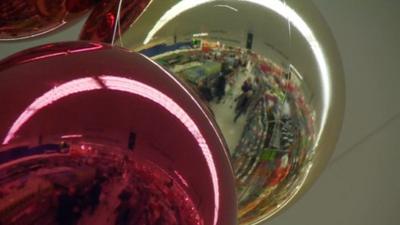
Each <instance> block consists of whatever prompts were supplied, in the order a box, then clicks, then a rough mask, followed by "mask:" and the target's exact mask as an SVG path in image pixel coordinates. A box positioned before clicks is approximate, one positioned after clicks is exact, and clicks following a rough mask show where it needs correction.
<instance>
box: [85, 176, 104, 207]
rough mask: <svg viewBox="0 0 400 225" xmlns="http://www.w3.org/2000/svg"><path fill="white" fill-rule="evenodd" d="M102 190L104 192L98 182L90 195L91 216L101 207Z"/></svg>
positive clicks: (93, 186) (97, 181)
mask: <svg viewBox="0 0 400 225" xmlns="http://www.w3.org/2000/svg"><path fill="white" fill-rule="evenodd" d="M101 190H102V186H101V183H100V181H99V180H96V181H95V182H94V184H93V185H92V187H91V188H90V190H89V193H88V197H89V199H88V200H89V202H88V203H89V210H90V214H93V213H94V210H95V209H96V208H97V206H98V205H99V202H100V194H101Z"/></svg>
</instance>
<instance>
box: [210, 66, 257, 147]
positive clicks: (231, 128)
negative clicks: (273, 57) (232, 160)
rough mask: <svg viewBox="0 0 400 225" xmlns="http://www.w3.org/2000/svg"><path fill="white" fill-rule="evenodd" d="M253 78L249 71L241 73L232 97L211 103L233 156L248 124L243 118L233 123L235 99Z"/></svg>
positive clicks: (226, 96)
mask: <svg viewBox="0 0 400 225" xmlns="http://www.w3.org/2000/svg"><path fill="white" fill-rule="evenodd" d="M249 76H251V75H250V74H249V73H248V72H247V71H241V72H239V74H238V75H237V77H236V79H237V80H236V82H235V83H234V86H233V87H232V88H233V89H232V94H233V95H232V96H229V95H225V96H224V98H223V99H222V100H221V102H220V103H218V104H217V103H216V102H215V101H213V102H211V103H210V108H211V109H212V111H213V112H214V114H215V119H216V121H217V123H218V125H219V127H220V129H221V132H222V134H223V135H224V137H225V140H226V143H227V145H228V148H229V151H230V153H231V154H232V153H233V151H234V149H235V147H236V146H237V145H238V143H239V141H240V138H241V135H242V132H243V128H244V126H245V124H246V117H245V116H241V117H239V119H238V120H237V121H236V123H234V122H233V119H234V117H235V105H236V102H235V100H234V99H235V98H236V97H237V96H238V95H240V94H241V93H242V91H241V85H242V84H243V82H244V81H245V80H246V79H247V78H248V77H249Z"/></svg>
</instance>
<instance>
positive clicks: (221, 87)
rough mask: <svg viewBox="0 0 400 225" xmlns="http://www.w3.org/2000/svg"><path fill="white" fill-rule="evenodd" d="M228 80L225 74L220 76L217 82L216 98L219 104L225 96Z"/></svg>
mask: <svg viewBox="0 0 400 225" xmlns="http://www.w3.org/2000/svg"><path fill="white" fill-rule="evenodd" d="M225 86H226V78H225V75H224V74H219V76H218V78H217V81H216V83H215V96H216V97H217V102H220V101H221V99H222V97H224V95H225Z"/></svg>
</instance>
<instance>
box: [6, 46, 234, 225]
mask: <svg viewBox="0 0 400 225" xmlns="http://www.w3.org/2000/svg"><path fill="white" fill-rule="evenodd" d="M0 102H1V103H2V106H1V113H0V138H1V141H2V143H3V144H2V145H1V146H0V174H1V177H0V182H1V183H2V185H1V189H0V193H1V195H2V201H1V203H0V205H1V207H0V211H1V210H6V209H7V210H8V211H4V212H7V213H6V214H2V217H1V218H0V223H2V224H9V222H10V221H14V222H15V221H18V223H19V224H28V223H36V224H37V223H42V222H43V221H42V220H46V221H49V220H61V219H62V218H64V217H65V218H69V219H70V220H75V221H76V220H81V221H80V223H81V224H102V223H107V224H110V223H114V221H118V220H122V219H125V220H129V221H130V224H177V225H178V224H188V225H189V224H204V225H211V224H213V225H216V224H219V225H231V224H236V200H235V199H236V196H235V191H234V177H233V172H232V169H231V166H230V163H229V160H228V155H227V151H226V148H225V146H224V142H223V139H222V137H221V136H220V134H219V133H218V130H217V129H216V126H215V123H214V121H213V120H212V119H210V115H209V113H208V111H206V110H205V109H204V108H202V107H201V106H200V105H199V103H198V99H197V98H196V97H195V96H194V95H192V94H191V93H190V92H189V91H188V89H186V88H185V87H184V85H182V84H181V83H180V82H178V81H177V80H176V79H175V78H174V77H173V76H171V75H170V74H168V73H167V72H166V71H164V70H163V69H162V68H161V67H159V66H157V65H156V64H154V63H153V62H152V61H150V60H149V59H147V58H145V57H144V56H142V55H140V54H137V53H131V52H128V51H126V50H124V49H120V48H113V47H111V46H108V45H103V44H98V43H89V42H69V43H60V44H48V45H44V46H41V47H36V48H33V49H29V50H26V51H23V52H20V53H18V54H16V55H14V56H11V57H9V58H7V59H5V60H3V61H1V62H0ZM22 180H24V182H23V181H22ZM19 182H20V183H19ZM15 183H19V185H20V186H19V189H9V188H8V187H11V186H12V184H15ZM39 187H40V188H39ZM99 187H102V189H101V188H100V192H101V193H104V196H103V195H101V194H98V193H99ZM20 190H22V191H20ZM41 190H45V191H41ZM24 191H25V192H29V194H30V195H29V196H35V197H34V198H29V199H30V200H29V204H27V205H26V206H25V205H23V206H21V205H22V203H21V204H20V202H24V201H25V200H24V199H25V198H24V197H21V196H22V194H26V193H25V192H24ZM96 193H97V194H96ZM79 196H81V197H79ZM96 196H97V197H96ZM99 196H100V197H99ZM101 196H103V197H101ZM7 199H14V200H12V201H8V200H7ZM15 199H17V200H15ZM66 199H67V200H68V201H67V200H66ZM75 200H76V201H77V202H83V203H80V204H77V203H76V205H77V208H78V209H79V210H80V212H81V213H80V214H79V215H78V214H75V212H76V208H75V207H73V210H72V209H71V210H70V211H68V210H69V208H68V207H69V206H70V205H71V204H72V205H73V204H75V202H74V201H75ZM65 201H67V202H68V203H69V205H68V204H67V205H66V204H65ZM41 202H48V204H46V205H41ZM71 202H72V203H71ZM105 202H108V204H105ZM24 204H25V203H24ZM15 205H19V206H21V207H22V208H21V207H20V208H18V210H14V209H16V208H15V207H14V208H13V206H15ZM78 206H79V207H78ZM28 209H29V210H28ZM62 209H64V210H62ZM21 212H24V213H23V214H22V216H21V214H20V213H21ZM125 212H128V213H127V214H124V213H125ZM0 213H2V212H0ZM65 213H67V214H68V213H70V214H71V215H70V216H69V217H68V216H65ZM3 215H4V216H3ZM68 215H69V214H68ZM124 215H126V216H127V217H126V218H125V217H124ZM63 216H64V217H63ZM106 219H110V220H111V221H108V222H105V221H107V220H106ZM100 220H101V221H102V222H101V221H100ZM99 221H100V222H99Z"/></svg>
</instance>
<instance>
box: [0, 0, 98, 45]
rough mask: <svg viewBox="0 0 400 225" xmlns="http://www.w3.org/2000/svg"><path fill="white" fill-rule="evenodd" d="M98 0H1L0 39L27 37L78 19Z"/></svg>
mask: <svg viewBox="0 0 400 225" xmlns="http://www.w3.org/2000/svg"><path fill="white" fill-rule="evenodd" d="M98 1H99V0H2V1H0V40H15V39H22V38H29V37H33V36H37V35H40V34H44V33H47V32H49V31H52V30H54V29H56V28H58V27H60V26H62V25H64V24H66V23H67V22H69V21H71V20H73V19H75V18H77V17H78V16H80V15H82V14H83V13H85V12H87V10H88V9H90V8H91V7H93V6H94V5H95V4H96V3H97V2H98Z"/></svg>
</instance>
